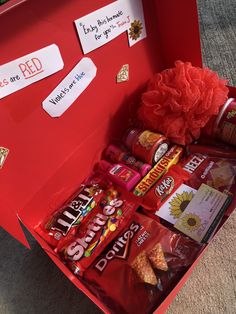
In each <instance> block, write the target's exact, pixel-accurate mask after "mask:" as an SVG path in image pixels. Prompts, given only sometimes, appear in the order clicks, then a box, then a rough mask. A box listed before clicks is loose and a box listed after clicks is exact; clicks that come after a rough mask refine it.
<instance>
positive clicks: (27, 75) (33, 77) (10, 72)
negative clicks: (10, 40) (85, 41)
mask: <svg viewBox="0 0 236 314" xmlns="http://www.w3.org/2000/svg"><path fill="white" fill-rule="evenodd" d="M63 66H64V63H63V60H62V57H61V54H60V51H59V48H58V47H57V45H55V44H53V45H50V46H47V47H45V48H42V49H40V50H37V51H35V52H32V53H30V54H28V55H26V56H24V57H21V58H18V59H16V60H14V61H11V62H8V63H6V64H4V65H2V66H0V99H1V98H3V97H5V96H8V95H10V94H12V93H14V92H16V91H18V90H20V89H22V88H24V87H26V86H28V85H30V84H32V83H35V82H37V81H39V80H42V79H43V78H45V77H47V76H49V75H51V74H53V73H55V72H57V71H59V70H61V69H62V68H63Z"/></svg>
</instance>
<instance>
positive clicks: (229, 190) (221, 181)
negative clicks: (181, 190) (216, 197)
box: [182, 154, 236, 196]
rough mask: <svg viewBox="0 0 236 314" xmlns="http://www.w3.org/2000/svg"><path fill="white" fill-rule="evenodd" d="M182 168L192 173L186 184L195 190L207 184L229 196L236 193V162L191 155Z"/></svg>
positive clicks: (183, 162)
mask: <svg viewBox="0 0 236 314" xmlns="http://www.w3.org/2000/svg"><path fill="white" fill-rule="evenodd" d="M182 167H183V169H184V170H185V171H187V172H189V173H190V178H189V180H188V181H187V183H186V184H187V185H189V186H191V187H192V188H194V189H198V188H199V187H200V185H201V184H202V183H205V184H207V185H209V186H211V187H213V188H214V189H216V190H218V191H220V192H223V193H225V194H227V195H229V196H233V195H234V193H235V192H236V182H235V177H236V160H233V159H223V158H218V157H209V156H206V155H203V154H191V155H190V156H189V157H188V158H187V159H185V160H183V161H182Z"/></svg>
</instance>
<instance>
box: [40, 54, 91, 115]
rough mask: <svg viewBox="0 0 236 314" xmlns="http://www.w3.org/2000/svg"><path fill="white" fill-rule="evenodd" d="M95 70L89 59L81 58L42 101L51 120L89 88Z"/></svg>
mask: <svg viewBox="0 0 236 314" xmlns="http://www.w3.org/2000/svg"><path fill="white" fill-rule="evenodd" d="M96 73H97V68H96V66H95V64H94V63H93V61H92V60H91V59H90V58H83V59H82V60H81V61H80V62H79V63H78V64H77V65H76V66H75V67H74V68H73V70H72V71H71V72H70V73H69V74H68V75H67V76H66V77H65V78H64V80H63V81H62V82H61V83H60V84H59V85H58V86H57V87H56V88H55V89H54V90H53V91H52V92H51V94H50V95H49V96H48V97H47V98H46V99H45V100H44V101H43V109H44V110H45V111H46V112H47V113H48V114H49V115H50V116H51V117H53V118H55V117H60V116H61V115H62V114H63V113H64V112H65V111H66V110H67V109H68V108H69V107H70V106H71V105H72V104H73V103H74V102H75V100H76V99H77V98H78V97H79V95H80V94H81V93H82V92H83V91H84V90H85V89H86V88H87V87H88V86H89V84H90V83H91V82H92V80H93V79H94V78H95V76H96Z"/></svg>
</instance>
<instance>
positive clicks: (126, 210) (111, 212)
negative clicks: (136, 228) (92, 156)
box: [56, 186, 137, 276]
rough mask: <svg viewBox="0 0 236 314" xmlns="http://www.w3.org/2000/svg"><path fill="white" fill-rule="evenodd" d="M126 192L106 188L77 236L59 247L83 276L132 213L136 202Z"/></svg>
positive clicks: (61, 252)
mask: <svg viewBox="0 0 236 314" xmlns="http://www.w3.org/2000/svg"><path fill="white" fill-rule="evenodd" d="M126 194H127V192H125V191H122V190H121V189H120V188H118V187H115V186H111V187H110V188H109V189H107V190H106V191H105V192H104V193H103V196H102V198H101V199H100V200H99V202H98V203H97V205H96V207H95V208H94V210H93V211H92V212H91V214H90V215H89V217H88V219H86V221H85V222H84V223H83V224H82V225H81V227H80V228H79V229H78V231H77V234H76V236H74V237H73V239H71V240H70V241H67V243H64V245H63V246H61V247H58V248H57V250H56V252H57V253H59V255H60V257H61V258H62V260H64V261H65V262H66V263H67V265H68V266H69V268H70V269H71V270H72V271H73V272H74V273H75V274H79V275H80V276H82V275H83V272H84V271H85V270H86V269H87V268H88V267H89V266H90V265H91V263H92V262H93V261H94V260H95V258H96V257H97V256H98V255H99V254H100V253H101V252H102V251H103V250H104V248H105V247H106V245H108V244H109V243H110V242H111V241H112V240H113V239H114V237H116V236H117V234H118V233H119V232H120V231H121V230H122V229H123V228H125V226H126V224H127V223H128V222H129V219H131V217H132V216H133V214H134V212H135V210H136V208H137V204H136V203H135V202H133V201H132V198H130V196H128V197H127V196H126Z"/></svg>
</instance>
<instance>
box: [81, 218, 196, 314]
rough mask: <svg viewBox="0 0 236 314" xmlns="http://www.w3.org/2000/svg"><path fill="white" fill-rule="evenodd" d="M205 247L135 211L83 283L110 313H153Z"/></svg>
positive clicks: (91, 268) (86, 273)
mask: <svg viewBox="0 0 236 314" xmlns="http://www.w3.org/2000/svg"><path fill="white" fill-rule="evenodd" d="M200 248H201V247H200V246H199V245H198V244H197V243H195V242H193V241H191V240H189V239H187V238H185V237H183V236H181V235H179V234H176V233H173V232H171V231H170V230H168V229H167V228H165V227H163V226H162V225H161V224H159V223H158V222H156V221H155V220H153V219H151V218H148V217H145V216H143V215H141V214H138V213H135V215H134V216H133V219H132V221H131V222H130V224H129V225H128V226H127V227H126V229H125V230H123V231H122V232H121V233H120V234H119V235H118V236H117V237H116V238H115V239H114V241H113V242H112V243H111V244H110V245H109V246H108V247H107V248H106V249H105V250H104V252H103V253H102V254H101V255H100V256H99V257H98V258H97V259H96V261H95V262H94V263H93V265H92V266H91V267H90V268H89V269H88V270H87V271H86V272H85V275H84V283H85V284H86V285H87V287H88V289H90V290H91V291H92V292H93V293H94V294H95V295H96V296H97V297H98V298H99V299H100V300H101V301H102V302H103V303H104V304H106V306H107V307H108V309H109V310H110V313H129V314H133V313H134V314H145V313H151V312H153V309H154V308H155V307H156V306H157V305H158V304H159V303H160V302H161V301H162V300H163V298H164V297H165V296H166V295H167V294H168V292H169V291H170V290H171V288H172V287H173V285H174V284H175V283H176V282H177V281H178V279H179V277H180V276H181V275H182V274H183V273H184V272H185V271H186V270H187V268H188V267H189V266H190V265H191V264H192V263H193V261H194V259H195V258H196V256H197V254H198V252H199V250H200Z"/></svg>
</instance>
